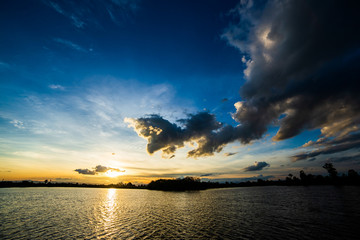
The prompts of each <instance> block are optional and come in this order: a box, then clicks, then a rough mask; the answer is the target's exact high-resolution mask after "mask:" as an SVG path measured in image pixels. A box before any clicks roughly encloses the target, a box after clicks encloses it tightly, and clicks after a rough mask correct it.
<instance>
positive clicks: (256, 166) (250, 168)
mask: <svg viewBox="0 0 360 240" xmlns="http://www.w3.org/2000/svg"><path fill="white" fill-rule="evenodd" d="M264 167H270V164H268V163H266V162H255V164H254V165H251V166H248V167H246V168H244V171H245V172H252V171H260V170H262V169H263V168H264Z"/></svg>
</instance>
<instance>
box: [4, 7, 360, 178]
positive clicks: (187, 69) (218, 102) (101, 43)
mask: <svg viewBox="0 0 360 240" xmlns="http://www.w3.org/2000/svg"><path fill="white" fill-rule="evenodd" d="M293 5H296V4H294V3H285V2H282V1H278V2H277V1H276V2H273V3H271V2H267V1H255V2H252V1H240V2H239V1H127V0H112V1H110V0H109V1H55V0H43V1H35V0H29V1H16V0H15V1H2V2H1V3H0V36H1V37H0V91H1V99H0V139H1V140H0V157H1V158H0V164H1V169H3V170H2V171H1V172H0V176H2V178H4V179H24V178H26V179H35V180H36V179H37V180H43V179H48V178H50V179H54V180H57V181H80V182H118V181H133V182H147V181H149V180H150V179H152V178H158V177H181V176H187V175H191V176H201V175H207V178H210V179H211V178H213V179H220V178H221V179H224V178H228V179H235V180H236V179H237V180H239V179H241V178H249V177H254V176H259V175H260V174H261V175H262V176H263V177H269V176H273V177H274V178H283V177H284V176H286V175H287V174H288V173H290V172H291V173H293V174H294V173H295V174H296V173H298V171H299V170H301V169H306V171H307V172H313V173H324V170H323V169H321V166H322V165H323V163H324V162H326V161H335V162H336V161H337V163H335V166H336V167H339V169H340V170H344V171H345V170H347V169H349V168H354V169H355V170H357V171H358V170H359V165H358V161H357V160H356V156H357V155H358V146H359V143H358V142H357V141H358V140H357V139H358V138H356V136H357V135H356V134H357V131H358V126H359V121H358V115H357V113H356V112H357V108H358V107H359V105H358V103H359V101H358V97H356V95H355V94H353V93H352V90H349V89H348V88H341V87H340V88H337V89H339V90H336V91H337V92H336V94H332V95H331V96H334V97H333V98H332V99H330V98H329V97H328V96H330V92H331V91H333V90H332V89H334V88H336V87H337V86H338V85H337V84H341V83H339V82H338V80H336V79H335V78H334V79H332V78H329V77H327V78H326V76H328V75H331V74H332V75H334V76H335V75H336V74H339V75H341V76H345V77H346V78H347V79H349V80H348V81H344V82H343V84H342V85H341V86H344V85H346V84H347V85H348V86H350V88H351V86H353V88H352V89H356V87H358V85H357V84H355V83H354V81H353V80H352V76H354V75H355V73H356V70H353V68H351V67H352V66H354V68H356V60H357V59H358V57H359V54H358V53H359V51H358V50H359V48H358V44H357V43H356V39H357V35H356V36H354V38H355V40H353V41H350V40H348V38H349V37H348V36H350V34H349V32H351V30H353V29H356V26H355V25H354V26H350V27H349V29H345V30H341V26H342V25H341V24H346V23H347V22H354V21H353V18H352V12H351V13H348V12H347V11H348V10H347V7H348V6H340V9H341V7H343V8H344V9H345V10H344V12H341V13H340V17H341V14H344V15H345V14H347V16H350V17H347V18H344V20H339V21H335V22H334V29H331V30H328V29H327V28H326V27H323V28H321V26H320V27H319V26H317V25H316V24H318V22H320V25H321V23H322V21H321V20H324V22H325V20H327V17H328V15H331V13H332V12H333V11H335V10H336V9H335V7H333V6H334V5H332V4H329V7H328V8H327V9H325V10H321V8H319V6H317V5H318V4H310V3H309V6H306V7H307V8H306V7H304V6H302V5H301V4H300V5H301V6H300V7H298V9H300V10H299V12H300V14H298V15H299V16H297V18H296V17H292V15H291V12H292V11H294V9H296V6H293ZM303 9H311V10H312V13H313V15H314V16H317V17H318V18H317V20H316V19H315V20H313V21H312V20H311V19H310V20H306V21H310V23H308V24H310V26H311V27H310V29H311V30H314V31H310V30H309V31H308V30H306V29H303V28H301V27H294V26H298V25H296V23H297V22H301V21H302V20H301V19H305V18H306V17H307V14H308V12H306V11H307V10H304V11H303V12H301V11H302V10H303ZM275 13H276V14H275ZM291 18H292V21H285V22H289V23H288V24H283V23H281V20H288V19H291ZM319 19H320V20H319ZM316 21H317V22H316ZM279 22H280V23H279ZM291 24H294V26H292V25H291ZM303 24H306V23H303ZM337 24H338V25H337ZM351 27H353V28H352V29H351ZM318 28H319V29H322V30H323V31H318ZM316 32H319V33H317V34H316ZM337 33H339V34H342V36H344V37H343V39H340V40H339V39H335V40H336V41H337V42H338V43H339V44H340V45H341V47H338V50H337V51H332V53H331V54H330V53H327V52H328V50H329V49H331V46H327V45H326V44H325V45H324V49H323V50H318V51H314V52H313V53H314V54H313V55H314V56H315V57H309V56H308V55H307V52H311V51H312V49H313V48H314V49H316V47H317V46H320V45H321V44H320V43H321V41H323V40H322V39H323V38H324V39H326V38H327V37H328V36H330V35H332V34H337ZM299 36H304V39H310V40H309V41H307V42H306V41H304V42H303V43H302V44H303V45H301V43H298V41H297V40H298V39H300V38H299ZM335 40H333V41H335ZM327 43H329V45H331V43H332V41H329V42H327ZM319 44H320V45H319ZM302 49H305V50H304V51H303V50H302ZM324 53H327V54H324ZM284 59H287V60H284ZM354 59H355V60H354ZM346 61H349V62H351V63H352V64H348V65H347V66H349V67H348V68H350V70H349V69H346V72H348V73H349V74H348V75H349V76H348V75H344V74H342V73H343V71H345V70H344V69H345V67H344V66H343V65H345V64H344V62H345V63H346ZM354 62H355V65H354ZM342 64H343V65H342ZM333 65H335V66H336V67H335V68H334V67H332V66H333ZM279 66H281V67H279ZM310 66H311V67H310ZM327 74H328V75H327ZM314 78H316V79H319V80H318V81H317V83H319V86H320V85H321V84H323V82H324V81H325V80H323V79H325V78H326V79H327V81H328V82H330V83H332V82H333V83H334V84H329V85H330V87H328V88H327V87H321V88H320V87H314V88H311V89H314V90H313V91H310V90H309V91H308V90H306V91H305V90H301V89H310V88H309V87H308V86H314V83H313V82H311V81H313V80H309V79H314ZM311 84H312V85H311ZM354 84H355V85H354ZM315 86H317V85H316V84H315ZM328 93H329V94H328ZM345 95H346V96H349V97H348V98H344V96H345ZM304 96H310V97H304ZM315 96H316V97H315ZM274 99H275V100H274ZM313 102H316V103H317V104H314V105H313V104H312V103H313ZM329 102H331V103H333V105H332V107H329V108H327V106H329V104H328V103H329ZM310 103H311V104H310ZM235 104H237V105H236V106H235ZM306 104H307V105H306ZM309 104H310V105H309ZM337 104H338V105H339V106H340V105H341V106H345V107H344V109H345V110H344V111H343V113H342V115H341V116H346V117H337V116H338V114H340V113H339V112H338V111H337V110H334V109H338V108H336V106H337ZM306 106H307V107H306ZM254 109H256V113H255V112H254V111H255V110H254ZM301 109H309V112H306V111H305V112H306V113H304V114H308V116H309V118H307V119H302V118H301V117H299V116H297V115H296V113H297V112H301ZM321 109H324V110H325V111H326V112H328V114H327V115H326V116H323V114H322V113H319V111H320V110H321ZM201 114H202V115H201ZM320 116H322V117H320ZM339 116H340V115H339ZM197 117H198V118H197ZM310 118H311V119H313V121H312V120H309V119H310ZM191 119H193V120H194V119H195V120H196V119H198V120H199V122H196V124H195V125H191V124H192V123H194V122H192V121H191ZM215 119H216V120H215ZM293 119H297V120H299V121H298V122H297V123H294V122H295V121H294V120H293ZM324 119H326V120H324ZM179 120H180V121H179ZM195 120H194V121H195ZM300 120H301V121H300ZM159 121H161V124H160V123H159ZM214 121H216V122H217V123H219V125H217V126H216V127H214V128H211V126H210V125H209V124H214ZM299 122H301V123H299ZM168 123H169V124H170V123H171V124H173V125H171V126H175V125H176V126H177V127H178V130H179V131H177V130H175V128H172V127H170V128H165V127H164V128H162V126H168V125H166V124H168ZM220 123H221V124H220ZM159 124H160V125H159ZM164 124H165V125H164ZM169 126H170V125H169ZM208 127H209V128H208ZM200 128H202V129H203V130H201V131H200V130H199V129H200ZM151 129H155V130H156V129H157V130H159V133H158V134H157V133H153V132H151V131H152V130H151ZM180 129H181V130H180ZM226 129H228V130H226ZM229 129H230V130H229ZM290 129H291V131H290ZM134 130H135V131H134ZM143 131H150V133H149V134H148V135H146V134H144V132H143ZM160 132H161V133H160ZM229 132H231V133H229ZM225 133H226V134H225ZM174 134H175V135H176V136H178V137H174V136H175V135H174ZM229 134H230V135H231V136H230V135H229ZM157 136H159V137H157ZM349 136H350V137H352V138H351V139H355V140H351V141H352V142H339V141H340V140H344V139H345V140H346V139H348V138H346V137H349ZM221 137H222V139H220V138H221ZM164 139H167V140H164ZM201 139H202V140H201ZM318 139H323V140H321V141H318V142H316V141H317V140H318ZM335 140H336V141H338V140H339V141H338V142H336V143H334V141H335ZM345 140H344V141H345ZM309 141H312V142H311V143H312V144H310V143H309V144H308V145H306V146H305V147H306V148H305V147H302V146H303V144H305V143H308V142H309ZM331 141H333V142H331ZM346 141H348V140H346ZM349 141H350V140H349ZM354 141H355V142H354ZM325 143H329V144H332V146H334V145H339V146H343V149H342V150H341V151H335V150H333V151H330V152H331V154H332V155H329V153H323V152H321V153H316V151H317V150H319V149H322V150H324V151H325V150H327V149H328V147H329V146H330V145H329V146H328V145H324V144H325ZM350 143H351V144H350ZM202 144H203V145H204V146H202ZM212 144H215V145H212ZM316 144H318V145H316ZM319 144H322V145H319ZM344 144H350V145H351V147H350V145H349V146H348V145H344ZM149 146H150V147H151V146H155V148H156V150H155V151H154V152H153V153H152V154H151V155H150V154H148V153H147V150H146V149H149V148H147V147H149ZM166 149H168V150H166ZM194 149H197V153H196V156H197V157H195V158H196V159H194V158H193V157H188V156H190V155H189V152H191V151H192V150H194ZM209 149H211V150H209ZM344 149H345V150H344ZM166 152H170V154H168V156H164V154H165V153H166ZM175 152H176V154H175ZM338 152H339V153H338ZM340 152H341V153H340ZM304 153H308V154H310V153H311V154H310V155H311V156H310V155H306V156H304ZM344 153H345V154H344ZM299 154H302V155H301V156H300V155H299ZM165 155H166V154H165ZM172 155H175V157H172ZM298 155H299V156H298ZM342 156H350V157H353V158H348V159H351V160H346V161H341V159H340V157H342ZM163 157H165V158H163ZM166 157H167V158H169V157H172V158H170V159H167V158H166ZM313 158H315V159H313ZM354 159H355V160H354ZM262 162H265V163H266V164H267V165H266V164H259V163H262ZM98 165H101V166H106V167H108V168H109V169H110V168H112V169H113V170H114V169H121V170H125V172H123V171H119V176H116V177H114V175H112V176H111V177H109V176H108V175H106V174H103V172H99V173H96V174H93V175H91V174H79V173H80V172H81V171H80V172H79V171H77V172H76V171H74V170H75V169H89V170H91V171H95V169H96V168H95V167H96V166H98ZM250 166H252V168H249V167H250ZM253 166H255V167H253ZM256 166H258V168H256ZM92 169H93V170H92ZM246 169H254V171H253V170H251V171H246ZM114 171H115V170H114ZM120 173H121V174H120ZM115 175H116V174H115Z"/></svg>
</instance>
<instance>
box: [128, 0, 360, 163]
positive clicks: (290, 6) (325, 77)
mask: <svg viewBox="0 0 360 240" xmlns="http://www.w3.org/2000/svg"><path fill="white" fill-rule="evenodd" d="M259 4H261V5H259ZM359 10H360V9H359V4H357V3H356V1H335V0H329V1H285V0H284V1H283V0H277V1H261V2H253V1H251V0H249V1H246V0H244V1H240V4H239V5H238V6H237V7H236V8H235V9H233V10H232V11H231V12H230V14H232V15H234V16H235V17H234V18H233V19H236V22H233V23H231V24H230V25H229V27H228V28H227V29H226V30H225V31H224V33H223V35H222V38H223V39H225V40H226V41H227V42H228V44H229V45H231V46H233V47H235V48H236V49H238V50H239V51H240V52H241V53H242V54H243V56H244V57H243V58H242V62H243V64H244V67H245V70H244V77H245V79H246V82H245V84H244V85H243V86H242V88H241V89H240V96H241V98H242V101H240V102H237V103H236V104H235V108H236V111H235V113H233V114H232V117H233V119H234V120H235V121H237V123H238V125H237V126H230V125H226V124H221V123H218V122H217V121H216V120H215V116H213V115H211V114H207V113H200V114H196V115H191V116H190V117H189V119H185V120H182V124H183V126H179V125H177V124H174V123H170V122H169V121H167V120H166V119H163V118H162V117H160V116H157V115H152V116H150V117H146V118H139V119H132V120H131V121H130V122H132V126H133V127H134V129H135V130H136V131H137V132H138V134H139V135H140V136H142V137H144V138H146V139H147V140H148V146H147V148H148V152H149V153H153V152H155V151H158V150H162V151H163V153H164V154H165V155H171V156H172V155H173V153H174V152H175V150H176V149H177V148H179V147H182V146H184V143H185V142H196V143H197V147H196V148H195V149H194V150H192V151H190V152H189V153H188V156H189V157H199V156H210V155H212V154H214V153H215V152H219V151H221V150H222V149H223V147H224V146H225V145H226V144H228V143H230V142H233V141H239V142H241V143H243V144H247V143H250V142H251V141H254V140H257V139H260V138H262V137H263V135H264V134H265V133H266V131H267V129H268V127H269V126H271V125H273V126H279V130H278V132H277V134H276V135H275V136H274V138H273V140H274V141H281V140H285V139H289V138H292V137H294V136H296V135H298V134H299V133H301V132H302V131H304V130H313V129H321V133H322V135H321V138H327V139H341V138H343V137H345V136H348V135H349V134H353V133H356V132H358V131H359V125H360V94H358V90H359V89H360V81H358V78H359V77H358V76H359V75H360V66H359V63H360V44H359V42H360V32H359V31H357V29H360V21H359V19H358V12H359ZM199 117H200V119H201V124H195V125H192V121H195V120H196V119H198V118H199ZM203 117H206V118H203ZM311 144H312V143H309V145H311ZM356 146H357V144H356V143H349V144H348V145H342V146H340V147H335V146H333V147H330V146H329V149H328V150H326V149H327V148H325V149H324V151H325V152H326V151H327V152H328V153H330V152H331V153H335V152H336V151H344V149H350V148H352V147H356ZM305 147H306V146H305ZM316 154H318V153H313V154H311V155H316ZM319 154H322V153H319ZM311 155H309V156H306V157H305V158H307V157H310V158H312V157H314V156H311ZM300 158H301V157H300Z"/></svg>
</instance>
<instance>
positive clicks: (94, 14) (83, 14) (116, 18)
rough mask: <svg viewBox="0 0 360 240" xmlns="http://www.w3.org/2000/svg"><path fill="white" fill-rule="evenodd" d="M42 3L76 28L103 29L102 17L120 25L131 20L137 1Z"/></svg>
mask: <svg viewBox="0 0 360 240" xmlns="http://www.w3.org/2000/svg"><path fill="white" fill-rule="evenodd" d="M43 3H44V4H45V5H47V6H48V7H50V8H52V9H54V10H55V11H56V12H57V13H59V14H61V15H63V16H64V17H66V18H67V19H68V20H70V21H71V23H72V24H73V25H74V26H75V27H76V28H80V29H83V28H86V27H88V26H92V27H93V26H95V27H99V26H100V27H103V26H102V25H103V24H102V22H103V19H102V18H103V16H104V15H105V16H106V15H108V16H109V18H110V19H111V21H113V22H114V23H115V24H117V25H120V24H121V23H123V22H124V21H127V20H128V19H130V18H131V16H132V15H133V14H134V12H135V11H136V10H137V9H138V4H139V1H138V0H104V1H85V2H83V1H60V0H43Z"/></svg>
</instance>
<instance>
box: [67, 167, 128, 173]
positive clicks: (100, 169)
mask: <svg viewBox="0 0 360 240" xmlns="http://www.w3.org/2000/svg"><path fill="white" fill-rule="evenodd" d="M74 171H75V172H78V173H79V174H84V175H96V174H98V173H105V172H107V171H113V172H125V170H121V169H118V168H112V167H105V166H102V165H97V166H96V167H94V168H93V169H87V168H84V169H80V168H79V169H75V170H74Z"/></svg>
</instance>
